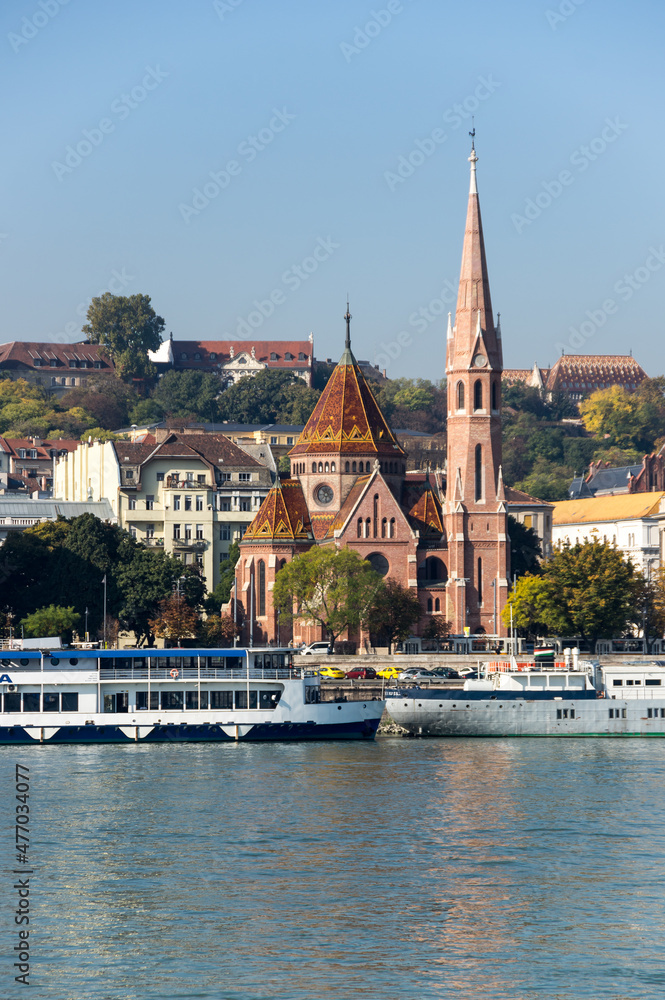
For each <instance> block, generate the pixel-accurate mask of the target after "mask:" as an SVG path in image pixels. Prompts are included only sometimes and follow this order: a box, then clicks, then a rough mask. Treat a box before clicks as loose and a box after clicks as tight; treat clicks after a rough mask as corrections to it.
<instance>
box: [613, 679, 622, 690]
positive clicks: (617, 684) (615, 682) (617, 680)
mask: <svg viewBox="0 0 665 1000" xmlns="http://www.w3.org/2000/svg"><path fill="white" fill-rule="evenodd" d="M622 683H623V682H622V681H620V680H619V678H618V677H615V678H614V680H613V681H612V684H613V685H614V687H615V688H620V687H621V684H622Z"/></svg>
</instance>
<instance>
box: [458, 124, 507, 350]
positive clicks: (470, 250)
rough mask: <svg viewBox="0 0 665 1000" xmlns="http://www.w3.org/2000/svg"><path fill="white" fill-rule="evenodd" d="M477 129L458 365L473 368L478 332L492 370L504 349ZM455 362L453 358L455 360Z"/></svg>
mask: <svg viewBox="0 0 665 1000" xmlns="http://www.w3.org/2000/svg"><path fill="white" fill-rule="evenodd" d="M475 134H476V130H475V128H474V129H473V131H472V132H470V133H469V135H470V136H471V155H470V156H469V163H470V164H471V172H470V173H471V176H470V182H469V203H468V207H467V214H466V227H465V232H464V246H463V249H462V267H461V271H460V283H459V292H458V297H457V309H456V312H455V345H454V355H455V362H454V363H455V366H462V367H470V366H471V364H472V361H473V355H474V353H475V352H476V351H477V349H478V331H479V330H480V331H481V336H482V340H483V343H484V347H485V352H486V354H487V361H488V363H489V366H490V368H493V369H501V367H502V358H501V347H500V341H499V340H497V336H496V331H495V328H494V319H493V316H494V314H493V312H492V300H491V297H490V284H489V278H488V275H487V260H486V257H485V241H484V238H483V224H482V219H481V216H480V201H479V199H478V185H477V181H476V163H477V162H478V155H477V153H476V145H475ZM451 360H452V359H451Z"/></svg>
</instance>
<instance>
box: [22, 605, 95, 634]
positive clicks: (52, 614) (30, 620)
mask: <svg viewBox="0 0 665 1000" xmlns="http://www.w3.org/2000/svg"><path fill="white" fill-rule="evenodd" d="M80 620H81V616H80V615H77V614H76V612H75V611H74V608H63V607H60V606H59V605H56V604H50V605H49V606H48V607H47V608H38V610H37V611H33V613H32V614H31V615H26V617H25V618H23V619H22V620H21V625H22V626H23V629H24V631H25V634H26V636H29V637H30V636H31V637H34V638H39V637H44V638H46V637H47V636H48V637H53V636H61V637H62V639H63V640H64V641H65V642H71V640H72V631H73V630H74V629H75V628H76V627H77V625H78V623H79V622H80Z"/></svg>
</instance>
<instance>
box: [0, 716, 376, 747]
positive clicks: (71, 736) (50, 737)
mask: <svg viewBox="0 0 665 1000" xmlns="http://www.w3.org/2000/svg"><path fill="white" fill-rule="evenodd" d="M380 721H381V715H376V716H373V717H369V718H366V719H357V720H354V721H349V722H344V721H342V722H336V723H316V722H281V723H280V722H277V723H273V722H269V723H257V724H253V725H242V726H228V725H215V724H209V723H201V724H196V723H168V724H166V725H155V726H143V725H142V726H127V725H123V726H119V725H109V724H108V723H105V724H104V725H95V724H93V725H90V724H88V725H83V726H53V725H50V726H21V725H16V726H2V727H0V745H5V746H16V745H20V744H23V745H34V744H35V743H39V744H41V745H44V746H47V745H48V746H51V745H58V744H60V745H61V744H63V743H68V744H74V743H75V744H90V743H236V742H242V743H267V742H279V743H289V742H292V743H301V742H303V741H312V740H372V739H374V736H375V735H376V731H377V729H378V727H379V722H380Z"/></svg>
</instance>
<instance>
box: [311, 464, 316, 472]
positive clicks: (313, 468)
mask: <svg viewBox="0 0 665 1000" xmlns="http://www.w3.org/2000/svg"><path fill="white" fill-rule="evenodd" d="M312 472H316V462H312Z"/></svg>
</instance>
